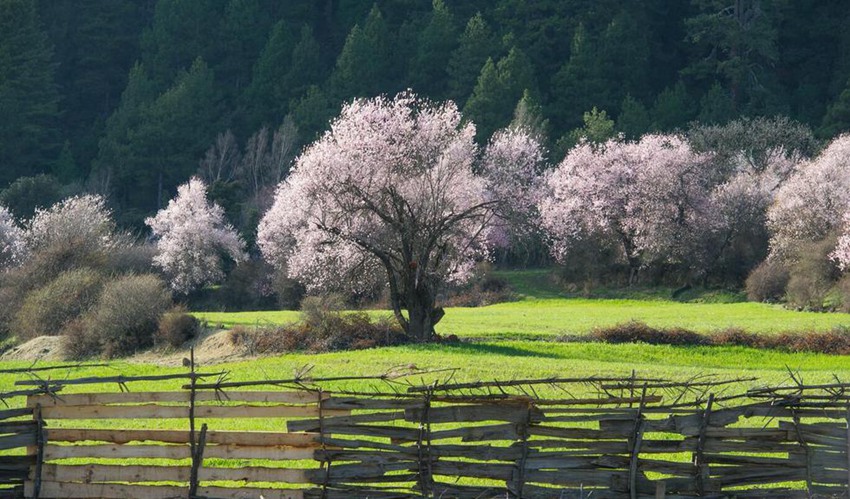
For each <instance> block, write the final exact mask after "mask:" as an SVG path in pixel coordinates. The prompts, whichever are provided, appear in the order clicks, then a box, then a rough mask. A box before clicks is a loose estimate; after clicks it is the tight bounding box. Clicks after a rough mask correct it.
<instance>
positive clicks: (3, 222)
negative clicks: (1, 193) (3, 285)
mask: <svg viewBox="0 0 850 499" xmlns="http://www.w3.org/2000/svg"><path fill="white" fill-rule="evenodd" d="M25 253H26V245H25V243H24V231H22V230H21V229H20V228H19V227H18V226H17V224H15V219H14V217H13V216H12V213H11V212H10V211H9V209H8V208H6V207H5V206H0V270H2V269H6V268H9V267H13V266H15V265H17V264H19V263H21V259H22V258H23V256H24V254H25Z"/></svg>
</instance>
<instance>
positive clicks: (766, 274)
mask: <svg viewBox="0 0 850 499" xmlns="http://www.w3.org/2000/svg"><path fill="white" fill-rule="evenodd" d="M790 278H791V275H790V273H789V272H788V268H787V267H786V266H785V265H783V264H782V263H780V262H778V261H774V260H765V261H763V262H761V263H760V264H759V266H758V267H756V268H754V269H753V271H752V272H750V275H749V276H748V277H747V281H746V283H745V287H746V290H747V299H749V300H750V301H759V302H772V303H775V302H778V301H780V300H782V298H783V297H784V296H785V288H786V287H787V286H788V280H789V279H790Z"/></svg>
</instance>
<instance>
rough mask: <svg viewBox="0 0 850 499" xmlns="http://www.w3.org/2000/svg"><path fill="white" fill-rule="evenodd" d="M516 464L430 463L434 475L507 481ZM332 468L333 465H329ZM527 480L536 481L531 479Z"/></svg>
mask: <svg viewBox="0 0 850 499" xmlns="http://www.w3.org/2000/svg"><path fill="white" fill-rule="evenodd" d="M515 467H516V466H515V465H514V464H513V463H512V464H494V463H469V462H461V461H443V460H439V461H436V462H434V463H433V464H432V465H431V470H432V472H433V473H434V474H435V475H447V476H451V477H468V478H489V479H492V480H503V481H508V480H510V479H511V477H512V476H513V471H514V468H515ZM331 469H333V466H331ZM529 481H537V480H531V479H529Z"/></svg>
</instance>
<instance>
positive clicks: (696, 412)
mask: <svg viewBox="0 0 850 499" xmlns="http://www.w3.org/2000/svg"><path fill="white" fill-rule="evenodd" d="M202 376H203V375H200V374H197V375H196V374H192V375H191V376H190V383H189V384H187V385H186V386H185V389H184V390H182V391H156V392H135V391H133V392H124V391H122V392H114V393H111V392H99V393H62V391H61V389H62V388H63V387H65V386H68V385H69V384H75V383H74V382H73V381H75V380H71V381H72V383H69V382H68V381H64V382H63V383H64V384H63V386H58V385H55V384H50V383H43V382H28V383H29V384H30V387H29V388H28V389H30V390H31V393H29V394H28V395H27V397H26V407H25V408H21V409H10V410H7V411H5V412H4V413H2V414H0V417H6V418H17V419H13V420H11V421H5V422H3V423H0V428H2V430H0V431H2V432H3V436H0V448H2V449H4V450H8V449H13V448H18V447H20V448H22V449H24V448H25V449H26V452H25V453H21V454H22V455H20V456H6V457H3V458H0V470H2V471H0V481H2V482H3V483H4V484H7V485H9V486H14V487H16V488H13V489H9V490H7V492H6V494H7V496H9V497H26V498H36V497H37V498H96V497H97V498H145V499H149V498H176V497H190V498H192V497H196V498H202V497H203V498H221V499H224V498H260V497H263V498H265V499H271V498H291V499H296V498H307V499H309V498H329V499H332V498H352V497H363V498H366V497H368V498H377V499H381V498H384V499H389V498H401V497H437V498H453V497H456V498H470V499H472V498H496V497H499V498H505V497H508V498H511V497H522V498H582V499H596V498H623V499H635V498H664V497H666V498H684V497H712V498H733V497H735V498H810V497H845V498H846V497H848V491H850V385H845V384H842V383H838V382H836V383H834V384H825V385H820V386H805V385H802V384H799V383H792V384H790V385H788V386H781V387H773V388H763V389H755V390H749V391H747V392H745V393H739V394H735V395H729V394H724V395H722V396H715V395H712V393H715V392H719V389H720V388H721V385H723V386H725V385H724V384H723V383H720V382H704V383H700V382H694V381H692V382H681V383H678V382H667V381H661V380H641V379H638V378H636V377H631V378H627V379H622V380H621V379H607V380H606V379H600V378H587V379H576V380H525V381H512V382H502V383H500V382H489V383H464V384H453V385H452V384H439V383H433V384H429V385H423V386H419V385H409V386H407V388H406V389H405V390H402V391H398V390H397V391H389V390H387V391H386V392H381V391H380V390H376V391H370V392H368V393H352V392H347V393H345V392H340V391H327V390H325V389H323V388H321V385H322V383H320V382H315V381H311V382H305V380H303V379H298V380H288V381H286V380H276V381H257V382H249V383H227V384H224V383H215V382H214V383H206V384H204V383H200V382H199V379H200V378H201V377H202ZM89 381H90V382H99V380H97V379H95V380H93V381H92V380H89ZM109 381H110V382H115V381H116V380H114V379H110V380H109ZM132 381H133V380H132V379H130V378H124V379H122V380H120V382H121V383H128V382H132ZM738 381H740V380H738ZM33 385H35V386H33ZM262 385H267V386H262ZM248 388H253V389H255V390H249V389H248ZM541 392H543V393H546V394H547V396H539V395H538V394H539V393H541ZM571 393H581V394H582V395H581V396H573V395H570V394H571ZM553 394H557V395H553ZM22 416H25V417H26V418H27V420H20V418H21V417H22ZM249 420H250V421H249ZM130 421H132V423H129V422H130ZM179 427H182V428H183V429H174V428H179ZM248 427H250V428H252V431H244V430H243V429H244V428H248ZM23 454H26V455H23ZM21 485H23V487H21Z"/></svg>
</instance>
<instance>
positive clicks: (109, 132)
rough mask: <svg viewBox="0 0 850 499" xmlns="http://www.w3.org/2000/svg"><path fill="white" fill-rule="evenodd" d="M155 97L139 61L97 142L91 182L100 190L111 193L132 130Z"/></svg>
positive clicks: (126, 156) (150, 83) (125, 157)
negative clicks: (96, 153)
mask: <svg viewBox="0 0 850 499" xmlns="http://www.w3.org/2000/svg"><path fill="white" fill-rule="evenodd" d="M155 98H156V90H155V89H154V84H153V82H152V81H151V80H150V78H149V77H148V75H147V71H146V70H145V68H144V66H143V65H142V64H140V63H136V65H135V66H133V68H132V69H130V73H129V76H128V78H127V88H125V89H124V92H123V93H122V94H121V103H120V104H119V106H118V108H117V109H116V110H115V111H114V112H113V113H112V114H111V115H110V116H109V119H107V120H106V127H105V129H104V134H103V137H101V139H100V141H99V142H98V155H97V157H96V158H95V160H94V161H93V162H92V171H91V178H90V182H91V184H92V187H93V188H94V189H95V190H96V191H98V192H100V193H103V194H105V193H107V192H110V191H111V190H112V189H113V188H114V187H115V186H114V179H115V175H116V169H117V168H119V166H120V165H122V164H123V163H124V162H125V161H126V159H127V158H128V157H129V154H130V150H129V146H130V135H131V130H133V129H135V128H136V127H137V126H138V124H139V121H140V120H141V119H142V115H143V113H144V112H145V110H146V109H147V107H148V106H149V105H150V103H151V102H152V101H153V100H154V99H155Z"/></svg>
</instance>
